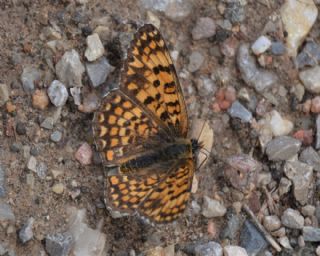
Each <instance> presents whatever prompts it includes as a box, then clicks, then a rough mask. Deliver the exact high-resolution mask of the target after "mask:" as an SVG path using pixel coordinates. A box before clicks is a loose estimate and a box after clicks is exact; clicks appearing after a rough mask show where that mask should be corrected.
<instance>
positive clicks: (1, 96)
mask: <svg viewBox="0 0 320 256" xmlns="http://www.w3.org/2000/svg"><path fill="white" fill-rule="evenodd" d="M8 100H9V89H8V86H7V85H6V84H1V83H0V107H2V106H3V105H4V104H5V103H6V102H7V101H8Z"/></svg>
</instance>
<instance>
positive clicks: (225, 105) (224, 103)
mask: <svg viewBox="0 0 320 256" xmlns="http://www.w3.org/2000/svg"><path fill="white" fill-rule="evenodd" d="M230 106H231V102H230V101H227V100H223V101H221V102H219V107H220V108H221V110H227V109H228V108H230Z"/></svg>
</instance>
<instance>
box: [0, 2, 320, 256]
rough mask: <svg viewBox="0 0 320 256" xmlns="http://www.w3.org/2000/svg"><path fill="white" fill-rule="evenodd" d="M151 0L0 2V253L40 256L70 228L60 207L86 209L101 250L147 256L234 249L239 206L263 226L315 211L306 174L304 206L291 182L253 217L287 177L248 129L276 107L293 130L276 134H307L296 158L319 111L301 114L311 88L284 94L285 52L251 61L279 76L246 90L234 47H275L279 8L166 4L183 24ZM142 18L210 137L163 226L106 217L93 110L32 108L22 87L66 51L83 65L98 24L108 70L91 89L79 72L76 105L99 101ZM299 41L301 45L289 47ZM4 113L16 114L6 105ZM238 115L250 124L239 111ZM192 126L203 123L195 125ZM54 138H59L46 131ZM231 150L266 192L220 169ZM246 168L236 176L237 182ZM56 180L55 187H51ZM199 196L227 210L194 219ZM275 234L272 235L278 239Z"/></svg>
mask: <svg viewBox="0 0 320 256" xmlns="http://www.w3.org/2000/svg"><path fill="white" fill-rule="evenodd" d="M161 2H162V1H157V0H154V1H151V0H150V1H130V0H129V1H124V0H120V1H111V0H110V1H108V0H99V1H96V0H86V1H80V0H43V1H42V0H41V1H40V0H32V1H31V0H8V1H4V0H0V84H5V85H6V87H7V88H8V91H9V99H7V100H5V103H3V104H2V106H1V107H0V167H1V168H2V174H3V173H4V177H1V175H0V182H1V183H0V188H5V193H3V194H2V193H0V195H1V197H0V204H7V205H9V206H10V208H11V210H12V212H13V214H14V216H15V218H14V220H4V221H3V220H1V219H0V248H2V249H3V251H7V252H8V254H1V250H0V255H36V256H37V255H39V256H40V255H50V254H48V252H46V249H45V243H46V237H47V236H48V235H50V234H56V233H64V232H66V231H68V229H69V224H68V223H69V217H68V216H69V215H68V209H69V208H70V207H75V208H77V209H85V210H86V215H87V224H88V226H89V227H91V228H92V229H96V228H99V230H100V232H102V233H104V234H105V235H106V243H105V249H104V253H103V254H101V255H151V254H148V253H150V252H152V253H155V254H153V255H163V254H156V253H157V250H158V249H157V250H156V249H155V248H156V247H162V248H166V247H167V249H168V246H169V249H168V250H170V245H171V246H174V248H175V255H181V256H182V255H194V252H195V249H194V248H195V247H196V246H197V245H201V244H204V245H207V243H208V242H209V241H216V242H218V243H220V244H221V246H222V247H224V246H225V245H228V244H232V245H240V238H239V236H240V232H241V230H242V227H241V225H242V223H243V222H244V221H245V220H246V219H250V218H249V217H248V216H247V215H246V214H245V212H244V211H241V205H242V204H247V205H249V207H250V209H251V210H252V211H253V212H254V213H255V214H256V215H257V216H259V214H260V218H259V217H258V219H259V220H260V221H262V219H263V218H262V217H261V214H262V216H263V215H278V216H279V218H280V219H281V216H282V215H283V212H284V211H285V210H286V209H287V208H293V209H296V210H299V211H301V208H302V207H303V206H304V205H311V206H314V207H315V208H317V203H318V201H319V191H320V190H319V185H318V186H317V185H316V184H319V175H318V174H317V173H316V171H314V173H313V180H312V182H311V183H310V187H309V188H310V190H309V193H311V196H309V197H308V199H307V202H302V203H301V200H302V199H301V200H300V201H299V198H298V196H297V195H296V194H294V192H293V188H292V187H291V190H290V191H289V192H287V193H284V194H283V195H281V196H280V197H279V196H278V195H275V196H273V199H274V200H273V203H274V205H275V208H276V210H274V211H272V210H270V209H269V210H268V209H267V210H265V211H264V212H263V211H262V212H261V211H260V212H259V210H260V209H261V206H262V205H263V206H264V207H265V208H268V207H271V206H270V205H268V204H267V203H266V202H267V201H268V196H267V195H271V194H270V193H272V192H274V191H275V190H276V189H277V188H278V187H279V183H280V180H281V178H282V177H284V176H285V174H284V170H283V168H284V167H283V165H284V164H285V163H286V159H285V160H275V161H272V160H270V158H271V157H270V155H269V158H268V155H267V154H266V153H264V151H263V150H264V147H265V145H263V146H262V145H261V141H260V140H259V138H260V139H261V135H260V134H259V132H258V131H260V130H259V129H258V128H257V126H256V124H257V122H258V120H260V119H263V118H265V113H269V112H270V111H272V110H276V111H278V112H279V113H281V116H282V118H284V119H285V120H290V121H291V122H292V123H293V127H291V128H286V127H285V128H284V129H289V132H288V134H285V135H288V136H290V137H293V135H294V134H295V133H296V132H297V131H300V130H302V131H307V130H310V129H312V130H313V134H314V135H313V136H312V135H311V139H310V138H309V141H308V140H307V139H305V140H306V141H303V144H302V146H301V147H300V146H299V149H298V150H300V151H299V154H300V152H301V151H303V150H304V149H305V148H307V147H309V146H311V147H313V148H314V149H315V148H316V146H315V144H316V139H317V138H316V121H315V120H316V117H317V113H319V112H320V107H319V106H318V108H319V109H318V110H314V111H311V112H310V106H309V111H308V110H305V109H304V107H305V108H308V106H307V104H305V102H306V101H307V100H308V99H313V98H314V97H315V96H316V93H312V92H310V91H306V92H305V93H304V94H303V93H302V96H303V97H301V98H300V99H299V96H301V93H300V94H299V93H297V90H296V91H295V90H293V89H292V88H293V87H294V85H296V84H297V83H298V81H299V77H298V74H299V71H301V69H298V68H297V67H296V66H295V64H294V62H293V60H292V59H291V58H290V57H289V56H288V55H287V54H286V53H281V54H279V55H277V54H275V52H271V50H270V49H269V50H268V51H266V52H264V53H263V54H262V57H261V56H260V57H259V58H260V59H259V60H258V57H257V56H255V55H254V54H252V56H253V57H254V58H255V59H256V61H255V65H257V66H258V67H259V69H260V68H261V70H268V71H270V72H273V73H274V74H276V76H277V79H278V80H277V83H276V84H274V85H273V86H272V88H268V89H267V93H265V92H263V93H262V92H258V91H257V90H255V89H254V86H250V85H248V83H247V82H246V81H245V79H243V75H241V74H242V73H241V72H240V70H239V67H238V65H237V51H238V50H237V49H238V47H239V45H240V44H241V43H245V42H247V43H249V44H250V45H252V43H253V42H254V41H256V39H257V38H259V37H260V36H261V35H268V37H269V38H270V39H271V41H272V42H275V41H277V42H278V41H279V42H282V43H285V40H286V38H285V36H286V32H285V31H283V30H284V29H283V27H281V26H280V28H279V27H278V25H277V24H276V25H275V24H273V25H270V26H273V27H272V28H270V27H269V28H266V24H268V22H269V23H270V21H271V23H272V21H273V20H275V18H274V17H276V16H277V15H278V14H279V9H280V7H281V5H282V4H283V3H284V1H274V0H269V1H255V0H254V1H253V0H247V1H236V0H235V1H226V0H225V1H223V0H221V1H218V0H217V1H215V0H214V1H211V0H200V1H191V2H189V1H186V2H185V3H181V2H182V1H181V2H180V1H175V0H173V1H172V2H177V6H178V7H176V8H178V10H179V11H181V8H182V7H181V6H184V8H186V11H185V12H187V15H185V13H184V12H183V11H182V18H181V17H180V16H179V15H178V13H175V12H173V13H169V12H168V11H167V12H166V13H164V12H162V11H161V10H160V11H159V9H161V8H162V7H161ZM166 2H167V1H163V3H166ZM233 2H237V4H239V8H240V9H241V13H235V14H232V13H231V14H230V13H229V14H226V12H227V9H228V8H227V7H228V6H229V7H230V6H231V4H234V3H233ZM240 2H241V3H240ZM189 5H191V7H190V6H189ZM152 6H153V7H152ZM317 7H318V8H319V3H317ZM157 9H158V10H157ZM236 9H237V8H236ZM238 10H239V9H238ZM183 15H185V16H183ZM233 15H234V16H233ZM237 15H238V16H237ZM239 16H240V17H239ZM150 17H151V18H150ZM202 17H209V18H211V20H210V21H208V20H205V21H203V22H204V23H205V24H206V25H208V26H211V25H212V24H211V23H210V22H211V21H213V22H214V24H213V26H215V28H214V29H213V30H214V31H213V32H212V35H209V36H208V37H206V36H205V38H201V39H198V40H195V37H196V35H193V34H192V31H193V28H194V27H195V26H196V24H197V22H198V21H199V19H200V18H202ZM150 19H152V20H153V21H154V20H156V21H157V22H160V31H161V33H162V35H163V37H164V38H165V40H166V42H167V44H168V47H169V50H170V51H171V53H173V55H175V56H177V57H176V58H174V63H175V66H176V69H177V73H178V76H179V77H180V81H181V85H182V87H183V90H184V93H185V96H186V101H187V104H188V108H189V116H190V120H191V125H192V122H194V121H195V120H197V118H201V119H202V120H207V121H208V123H209V125H210V127H211V128H212V129H213V133H214V144H213V148H212V150H211V153H210V155H209V158H208V162H207V163H206V165H205V167H204V168H201V169H200V170H199V171H198V172H197V174H196V175H197V180H198V186H197V188H196V192H195V193H193V194H192V198H191V200H190V203H189V207H188V209H187V211H186V213H185V214H184V215H183V216H182V217H181V218H180V219H179V220H178V221H177V222H176V223H173V224H166V225H161V226H152V225H149V224H146V223H144V222H143V221H141V220H139V219H138V218H136V217H123V218H112V217H111V215H110V213H109V212H108V211H107V210H106V208H105V206H104V200H103V196H104V175H105V173H104V172H105V168H103V166H102V165H101V161H100V160H99V157H98V154H97V152H95V147H94V143H93V136H92V127H91V126H92V118H93V113H92V112H93V111H92V110H91V109H90V110H89V111H81V108H80V110H79V107H78V106H77V105H76V104H75V100H74V98H73V97H72V96H71V94H70V88H68V92H69V97H68V101H67V102H66V104H65V105H63V106H62V107H61V108H58V107H56V106H54V105H53V104H52V103H49V105H46V104H45V106H44V108H43V109H39V108H37V107H35V106H34V105H33V100H32V96H33V95H34V93H35V92H34V91H32V92H26V90H24V88H23V86H22V82H21V74H22V72H23V70H24V69H25V68H26V67H34V68H35V69H37V70H38V71H39V72H40V73H41V78H40V79H39V80H38V81H37V82H36V83H35V89H40V90H42V91H44V92H47V88H48V86H49V85H50V84H51V82H52V81H53V80H55V79H57V75H56V72H55V70H54V66H55V64H56V63H57V62H58V61H59V60H60V59H61V57H62V56H63V54H64V52H65V51H67V50H70V49H75V50H76V51H77V52H78V53H79V55H80V60H81V62H82V63H83V64H85V63H87V60H86V58H85V50H86V47H87V45H86V37H87V36H88V35H90V34H91V33H92V32H93V31H94V30H95V29H96V27H97V26H98V25H103V26H104V28H105V30H104V31H103V32H101V34H100V39H101V41H102V43H103V45H104V47H105V53H104V56H105V57H106V58H107V60H108V62H109V63H110V64H111V65H113V66H114V67H115V70H114V71H113V72H112V73H111V74H110V75H109V76H108V78H107V81H106V82H105V83H103V84H102V85H100V86H98V87H97V88H94V87H93V86H92V85H90V81H89V78H88V75H87V73H86V72H84V74H83V75H82V87H81V101H83V106H84V107H86V106H85V105H86V104H89V103H90V100H92V98H89V99H87V101H85V99H86V98H88V95H94V97H93V101H94V100H95V99H96V98H97V99H100V98H101V97H102V95H103V93H104V92H105V91H107V90H108V89H110V88H112V87H114V86H115V85H116V83H117V75H118V73H119V70H120V68H121V64H122V61H123V60H122V59H121V57H123V51H122V48H123V49H124V48H125V47H126V45H127V44H128V42H129V39H128V38H130V35H132V33H133V32H134V30H135V29H136V27H137V26H136V24H138V25H141V24H143V23H147V22H150ZM237 19H238V20H237ZM51 28H54V29H55V31H58V32H57V33H58V34H59V36H58V38H57V37H55V36H56V34H55V33H52V32H48V29H51ZM319 29H320V22H319V18H318V20H317V21H316V23H315V24H314V26H313V27H312V29H311V31H310V32H309V33H308V40H311V41H312V40H314V41H315V42H319V34H320V32H319ZM209 30H210V29H209ZM206 32H208V33H205V32H202V33H204V34H210V31H206ZM51 40H58V41H59V40H60V41H61V45H60V46H58V47H57V48H56V51H55V52H53V51H52V50H51V49H49V48H50V47H48V45H47V43H48V42H49V41H51ZM121 44H122V46H121ZM304 44H305V42H304V43H303V44H302V45H301V46H300V48H299V50H298V51H299V52H300V51H301V49H302V48H303V46H304ZM275 51H276V50H275ZM199 53H200V57H199ZM190 56H194V58H195V60H194V62H195V63H191V62H192V61H193V60H190ZM258 62H259V63H258ZM318 63H319V62H318ZM302 87H303V86H302ZM299 88H301V87H299ZM243 89H245V91H243ZM228 92H229V94H230V95H231V96H230V95H229V98H228V96H226V95H227V94H228ZM224 94H225V95H224ZM221 95H222V96H221ZM246 95H249V96H248V97H247V96H246ZM297 95H298V96H297ZM95 97H96V98H95ZM0 98H1V97H0ZM235 99H237V100H239V102H240V103H241V104H242V105H243V106H244V107H245V108H246V109H247V110H248V111H249V112H250V113H251V114H252V115H253V117H252V116H251V114H250V113H246V112H245V113H244V112H242V114H241V117H242V118H243V120H240V119H239V118H237V117H236V115H232V114H231V113H230V112H228V109H230V105H231V103H232V102H234V100H235ZM98 101H99V100H98ZM8 102H9V103H8ZM88 102H89V103H88ZM314 104H316V103H314ZM318 104H319V103H318ZM257 106H258V107H261V108H262V110H261V108H260V109H259V108H258V107H257ZM12 107H14V108H15V109H14V110H12V109H11V108H12ZM234 107H235V108H236V107H237V106H234ZM316 107H317V106H315V107H314V108H316ZM89 108H90V107H89ZM317 111H318V112H317ZM85 112H89V113H85ZM246 114H248V115H249V119H250V122H247V121H245V120H246V117H243V116H242V115H246ZM48 117H57V118H56V120H55V121H54V124H53V127H52V129H46V128H44V127H41V124H43V121H44V120H45V119H46V118H48ZM253 119H254V121H252V120H253ZM281 125H283V126H286V125H287V124H286V123H282V124H281ZM289 126H290V125H289ZM200 130H201V126H200V128H198V131H200ZM57 131H58V134H57V133H55V134H53V133H54V132H57ZM280 133H281V132H280ZM284 133H285V132H284ZM60 135H61V138H60ZM281 135H283V134H281ZM298 135H299V134H298ZM298 135H296V137H299V136H298ZM271 136H272V135H271ZM306 137H308V134H307V135H306ZM309 137H310V136H309ZM299 138H300V139H301V136H300V137H299ZM301 140H302V139H301ZM310 140H311V141H310ZM84 143H88V144H89V145H91V149H92V150H93V160H91V161H90V164H85V165H84V164H81V163H80V162H79V161H77V159H76V157H75V154H76V152H77V150H78V149H79V147H80V146H81V145H83V144H84ZM262 148H263V149H262ZM240 153H241V154H245V155H246V156H248V157H249V155H250V156H252V158H253V159H255V160H256V161H257V162H254V163H252V165H254V166H256V165H257V166H258V165H259V167H257V168H258V169H259V170H258V171H257V172H258V174H257V175H258V177H260V178H261V177H262V178H263V177H266V176H267V177H270V180H269V182H267V183H269V184H265V185H267V186H261V185H259V182H258V181H257V180H255V178H252V179H253V180H250V178H248V177H245V178H244V179H245V180H246V181H248V180H249V181H248V182H249V183H250V182H252V183H253V186H254V189H252V187H251V188H250V185H248V184H247V183H245V184H243V183H241V181H240V182H239V180H238V178H237V176H236V175H239V176H240V177H241V178H243V176H241V173H240V171H239V172H235V173H234V172H232V171H230V172H228V171H227V169H228V163H229V165H230V161H231V160H230V159H229V157H231V156H234V155H238V154H240ZM295 153H296V152H295ZM30 157H34V158H35V159H36V162H37V168H38V170H39V168H40V169H41V167H42V168H43V171H44V174H43V175H42V176H41V174H40V175H39V173H38V174H37V173H36V172H34V171H32V170H30V168H28V166H27V165H28V163H29V161H30ZM227 159H229V160H227ZM250 159H251V158H250ZM299 159H300V158H299ZM228 161H229V162H228ZM237 161H240V163H239V165H241V164H248V162H246V161H249V162H250V160H248V159H247V160H243V159H242V160H234V161H231V166H232V165H234V166H236V165H237V164H238V162H237ZM242 161H244V162H242ZM31 164H32V163H31ZM250 164H251V162H250V163H249V164H248V165H249V167H248V168H249V169H250ZM260 165H261V166H262V167H260ZM39 166H40V167H39ZM242 167H243V166H242ZM240 169H241V168H240ZM244 169H246V168H244ZM253 169H254V168H253ZM241 170H243V169H241ZM246 171H248V170H246ZM246 171H244V173H245V174H244V175H247V173H246ZM259 171H261V172H263V173H264V174H266V176H264V174H261V173H259ZM0 174H1V173H0ZM270 174H271V175H270ZM248 175H249V176H250V174H248ZM255 175H256V174H255ZM268 175H269V176H268ZM287 176H288V175H287ZM287 180H288V179H287ZM293 182H294V181H293ZM56 184H59V185H58V187H55V185H56ZM61 184H62V187H63V191H60V190H59V186H60V185H61ZM270 184H271V185H270ZM268 185H269V186H268ZM266 191H267V193H266ZM310 191H311V192H310ZM309 195H310V194H309ZM207 197H209V198H211V199H215V200H217V201H219V202H221V203H222V204H223V206H224V207H226V208H227V213H226V214H225V213H224V214H221V215H223V216H222V217H213V218H212V217H206V216H204V215H206V214H203V207H205V206H203V204H204V201H205V200H206V198H207ZM271 197H272V196H271ZM191 202H192V203H191ZM235 202H236V204H235ZM192 205H193V206H194V208H192ZM266 205H267V206H266ZM224 207H223V208H224ZM198 208H199V209H198ZM239 208H240V209H239ZM317 209H318V208H317ZM319 210H320V209H319ZM319 213H320V212H318V214H319ZM234 215H236V216H237V219H238V221H239V223H240V224H239V227H238V228H235V234H234V235H229V236H228V235H225V234H224V233H226V232H228V230H227V231H226V229H228V228H226V224H227V223H228V220H230V216H234ZM311 215H312V214H311ZM30 217H33V218H34V223H33V228H32V230H33V235H32V236H31V240H29V241H27V242H25V243H22V241H21V238H19V231H20V230H21V228H22V227H23V225H25V224H26V223H27V221H28V219H29V218H30ZM304 217H305V218H308V219H307V220H306V219H305V223H307V224H308V226H313V227H315V228H317V227H318V226H317V225H318V224H317V223H316V224H315V222H316V221H317V220H316V217H319V216H316V215H315V213H313V215H312V216H309V217H308V216H307V215H305V216H304ZM307 224H305V225H306V226H307ZM301 234H302V229H301V228H300V229H291V228H288V227H287V229H286V235H287V237H289V239H291V240H290V241H291V246H292V247H293V248H294V249H293V251H296V252H298V251H301V250H302V249H301V248H302V247H301V244H299V241H298V238H299V237H300V236H301ZM273 237H274V239H275V240H277V239H278V237H277V235H274V236H273ZM304 245H305V247H306V248H307V251H308V252H309V253H310V255H314V254H312V253H314V252H315V250H316V244H315V243H311V242H308V241H306V242H305V244H304ZM171 248H172V247H171ZM159 250H160V249H159ZM71 251H72V250H71ZM267 251H268V252H267V253H270V254H262V255H292V254H291V253H292V252H293V251H292V250H290V249H283V251H286V253H287V254H286V253H284V252H282V253H283V254H282V253H277V252H276V251H275V250H274V249H273V248H272V247H271V246H269V247H267ZM9 252H10V254H9ZM52 255H55V254H52ZM56 255H58V254H56ZM70 255H73V254H72V253H71V254H70ZM167 255H173V254H172V253H171V254H169V253H168V254H167ZM199 255H205V254H199ZM239 255H242V254H239ZM305 255H309V254H305Z"/></svg>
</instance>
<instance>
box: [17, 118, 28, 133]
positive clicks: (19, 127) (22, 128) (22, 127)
mask: <svg viewBox="0 0 320 256" xmlns="http://www.w3.org/2000/svg"><path fill="white" fill-rule="evenodd" d="M16 132H17V134H19V135H25V134H26V133H27V128H26V124H25V123H23V122H20V121H18V122H17V124H16Z"/></svg>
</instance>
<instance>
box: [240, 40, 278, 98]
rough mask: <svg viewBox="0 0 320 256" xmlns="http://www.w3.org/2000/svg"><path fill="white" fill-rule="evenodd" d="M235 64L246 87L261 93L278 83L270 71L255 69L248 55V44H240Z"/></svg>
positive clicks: (253, 62)
mask: <svg viewBox="0 0 320 256" xmlns="http://www.w3.org/2000/svg"><path fill="white" fill-rule="evenodd" d="M237 64H238V67H239V70H240V73H241V76H242V78H243V80H244V81H245V82H246V84H247V85H249V86H251V87H253V88H255V89H256V91H257V92H262V91H265V90H267V89H270V88H271V87H272V86H273V85H275V84H276V83H277V82H278V77H277V76H276V75H275V74H274V73H273V72H271V71H268V70H263V69H260V68H258V67H257V65H256V60H255V58H254V57H253V56H251V55H250V51H249V44H241V45H240V47H239V50H238V55H237Z"/></svg>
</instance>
